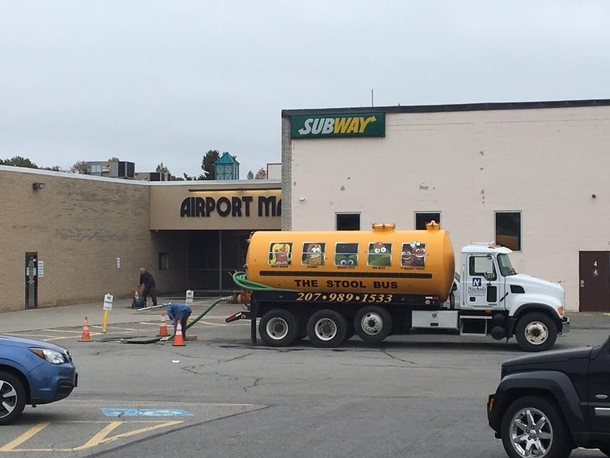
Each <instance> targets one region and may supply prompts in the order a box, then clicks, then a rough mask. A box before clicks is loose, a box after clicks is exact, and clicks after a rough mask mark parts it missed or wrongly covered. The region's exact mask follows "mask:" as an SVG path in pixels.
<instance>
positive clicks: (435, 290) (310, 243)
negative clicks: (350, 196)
mask: <svg viewBox="0 0 610 458" xmlns="http://www.w3.org/2000/svg"><path fill="white" fill-rule="evenodd" d="M249 242H250V244H249V246H248V253H247V257H246V272H247V277H248V280H251V281H255V282H258V283H262V284H264V285H266V286H269V287H273V288H278V289H289V290H295V291H307V292H336V293H341V292H344V293H345V292H351V293H357V292H362V293H376V292H379V293H395V294H416V295H430V296H438V299H439V300H440V301H444V300H445V299H447V297H448V296H449V293H450V292H451V286H452V284H453V277H454V271H455V259H454V253H453V246H452V244H451V240H450V238H449V232H448V231H445V230H441V229H440V227H439V225H438V224H436V223H435V222H432V223H429V224H428V225H427V229H426V230H418V231H397V230H395V226H394V225H393V224H374V225H373V230H371V231H280V232H278V231H258V232H255V233H254V234H253V235H252V237H251V238H250V241H249Z"/></svg>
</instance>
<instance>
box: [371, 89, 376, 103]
mask: <svg viewBox="0 0 610 458" xmlns="http://www.w3.org/2000/svg"><path fill="white" fill-rule="evenodd" d="M371 106H372V107H374V106H375V93H374V89H371Z"/></svg>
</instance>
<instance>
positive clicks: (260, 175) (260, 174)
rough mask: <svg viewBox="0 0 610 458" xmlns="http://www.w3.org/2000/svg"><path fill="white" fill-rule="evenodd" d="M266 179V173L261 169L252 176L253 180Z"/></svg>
mask: <svg viewBox="0 0 610 458" xmlns="http://www.w3.org/2000/svg"><path fill="white" fill-rule="evenodd" d="M266 178H267V172H266V171H265V169H264V168H262V167H261V168H260V169H258V172H256V175H254V179H255V180H264V179H266Z"/></svg>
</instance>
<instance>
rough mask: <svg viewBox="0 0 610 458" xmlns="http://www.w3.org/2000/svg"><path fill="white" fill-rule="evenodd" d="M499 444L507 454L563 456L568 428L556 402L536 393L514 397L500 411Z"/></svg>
mask: <svg viewBox="0 0 610 458" xmlns="http://www.w3.org/2000/svg"><path fill="white" fill-rule="evenodd" d="M501 436H502V444H503V445H504V450H505V451H506V453H507V454H508V456H510V457H511V458H526V457H536V458H567V457H568V456H569V455H570V453H571V452H572V446H571V442H572V441H571V438H570V432H569V430H568V428H567V427H566V424H565V421H564V419H563V417H562V415H561V413H560V411H559V409H558V407H557V405H556V404H555V403H554V402H552V401H550V400H548V399H546V398H543V397H540V396H525V397H523V398H520V399H517V400H516V401H514V402H513V403H512V404H511V405H510V407H509V408H508V409H507V410H506V412H505V413H504V416H503V418H502V427H501Z"/></svg>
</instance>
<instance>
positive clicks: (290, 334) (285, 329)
mask: <svg viewBox="0 0 610 458" xmlns="http://www.w3.org/2000/svg"><path fill="white" fill-rule="evenodd" d="M258 332H259V334H260V335H261V339H263V341H265V343H266V344H267V345H269V346H271V347H287V346H289V345H292V344H293V343H294V342H295V340H296V339H297V338H298V337H299V323H298V321H297V319H296V318H295V316H294V315H293V314H292V313H290V312H289V311H288V310H283V309H273V310H269V311H268V312H267V313H265V314H264V315H263V317H262V318H261V321H260V323H259V325H258Z"/></svg>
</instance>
